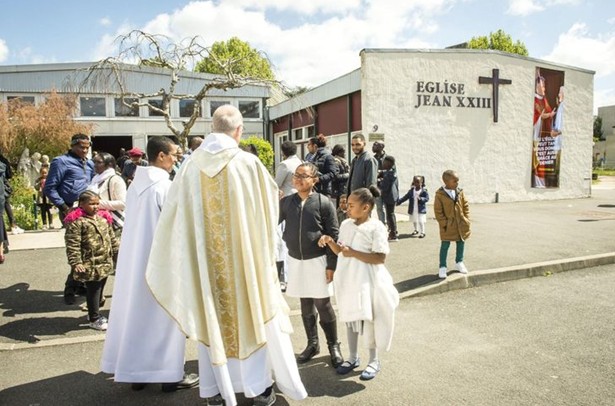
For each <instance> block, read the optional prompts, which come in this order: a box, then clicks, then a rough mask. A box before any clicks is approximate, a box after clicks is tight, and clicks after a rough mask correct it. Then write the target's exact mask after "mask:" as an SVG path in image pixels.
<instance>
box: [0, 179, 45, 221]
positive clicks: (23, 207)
mask: <svg viewBox="0 0 615 406" xmlns="http://www.w3.org/2000/svg"><path fill="white" fill-rule="evenodd" d="M9 184H10V185H11V188H12V189H13V193H12V194H11V196H10V202H11V207H12V208H13V216H14V217H15V223H16V224H17V225H18V226H19V227H21V228H23V229H24V230H35V229H36V228H37V227H36V225H37V223H36V222H35V217H34V206H35V195H36V191H35V190H34V188H32V187H28V186H26V185H27V184H26V179H25V178H24V177H23V176H21V175H14V176H13V177H12V178H11V180H10V181H9ZM37 209H38V208H37ZM4 219H5V220H4V224H5V225H6V228H7V229H8V228H10V227H11V224H10V222H9V221H8V219H7V216H6V213H5V214H4ZM37 220H38V222H39V223H40V218H39V219H37Z"/></svg>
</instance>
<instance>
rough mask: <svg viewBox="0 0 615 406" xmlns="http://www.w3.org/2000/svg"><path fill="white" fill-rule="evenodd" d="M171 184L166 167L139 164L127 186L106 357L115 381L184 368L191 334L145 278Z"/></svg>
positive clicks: (167, 375)
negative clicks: (183, 330) (184, 331)
mask: <svg viewBox="0 0 615 406" xmlns="http://www.w3.org/2000/svg"><path fill="white" fill-rule="evenodd" d="M170 186H171V181H170V180H169V174H168V173H167V172H166V171H165V170H163V169H160V168H157V167H154V166H147V167H138V168H137V171H136V174H135V178H134V180H133V182H132V183H131V185H130V188H128V193H127V197H126V213H125V216H126V221H125V223H124V230H123V235H122V242H121V244H120V252H119V255H118V264H117V269H116V275H115V284H114V289H113V302H112V304H111V313H110V316H109V327H108V330H107V337H106V339H105V345H104V349H103V355H102V363H101V368H102V370H103V372H106V373H110V374H114V375H115V377H114V379H115V381H116V382H139V383H147V382H161V383H164V382H178V381H180V380H181V379H182V377H183V374H184V352H185V346H186V337H185V336H184V335H183V334H182V333H181V331H180V330H179V329H178V328H177V325H176V324H175V323H174V322H173V320H172V319H171V318H170V317H169V316H168V314H167V313H166V312H165V311H164V309H163V308H162V307H160V305H158V303H157V302H156V301H155V300H154V297H153V296H152V294H151V292H150V290H149V288H148V286H147V284H146V282H145V269H146V266H147V260H148V258H149V255H150V247H151V244H152V239H153V236H154V230H155V227H156V224H157V223H158V218H159V217H160V211H161V209H162V205H163V203H164V201H165V199H166V197H167V193H168V191H169V187H170Z"/></svg>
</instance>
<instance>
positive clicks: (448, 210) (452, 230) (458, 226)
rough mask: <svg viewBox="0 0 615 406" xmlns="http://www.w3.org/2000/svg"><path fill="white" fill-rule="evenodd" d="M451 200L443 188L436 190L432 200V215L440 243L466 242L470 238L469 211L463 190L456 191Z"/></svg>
mask: <svg viewBox="0 0 615 406" xmlns="http://www.w3.org/2000/svg"><path fill="white" fill-rule="evenodd" d="M455 196H456V198H455V200H453V199H452V198H451V197H450V196H449V195H448V193H446V191H444V189H443V188H440V189H438V191H437V192H436V198H435V200H434V206H433V208H434V213H435V215H436V220H437V221H438V225H439V228H440V239H441V240H442V241H459V240H466V239H468V237H470V234H471V231H470V209H469V207H468V201H467V200H466V197H465V194H464V193H463V190H461V189H457V190H456V195H455Z"/></svg>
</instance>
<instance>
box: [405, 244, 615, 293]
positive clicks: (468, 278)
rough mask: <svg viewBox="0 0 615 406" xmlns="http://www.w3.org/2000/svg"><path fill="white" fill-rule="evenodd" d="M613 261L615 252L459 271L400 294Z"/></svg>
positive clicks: (442, 290)
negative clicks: (463, 272)
mask: <svg viewBox="0 0 615 406" xmlns="http://www.w3.org/2000/svg"><path fill="white" fill-rule="evenodd" d="M610 264H615V252H610V253H606V254H596V255H588V256H585V257H576V258H569V259H563V260H554V261H545V262H536V263H532V264H524V265H515V266H507V267H503V268H495V269H486V270H481V271H475V272H470V273H468V274H466V275H463V274H460V273H455V274H453V275H449V276H448V278H446V279H445V280H443V281H439V282H436V283H434V284H431V285H427V286H422V287H420V288H416V289H413V290H408V291H404V292H400V294H399V296H400V298H401V299H407V298H413V297H421V296H427V295H434V294H438V293H446V292H450V291H453V290H459V289H468V288H475V287H480V286H486V285H490V284H492V283H499V282H507V281H513V280H517V279H524V278H532V277H535V276H549V275H552V274H554V273H559V272H565V271H573V270H575V269H583V268H592V267H595V266H601V265H610Z"/></svg>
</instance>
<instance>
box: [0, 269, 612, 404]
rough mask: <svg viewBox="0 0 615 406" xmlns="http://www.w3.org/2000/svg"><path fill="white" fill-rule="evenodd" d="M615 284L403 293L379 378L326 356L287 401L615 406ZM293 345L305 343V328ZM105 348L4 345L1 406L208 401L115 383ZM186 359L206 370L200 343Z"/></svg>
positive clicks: (573, 282)
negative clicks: (296, 397)
mask: <svg viewBox="0 0 615 406" xmlns="http://www.w3.org/2000/svg"><path fill="white" fill-rule="evenodd" d="M614 289H615V265H607V266H603V267H599V268H590V269H585V270H579V271H575V272H565V273H559V274H555V275H551V276H548V277H539V278H530V279H523V280H518V281H512V282H504V283H500V284H496V285H491V286H489V287H482V288H476V289H466V290H459V291H455V292H450V293H447V294H444V295H430V296H426V297H420V298H413V299H409V300H403V301H402V303H401V305H400V308H399V310H398V312H397V315H396V320H397V330H396V334H395V338H394V342H393V347H392V350H391V351H390V352H389V353H386V354H383V355H382V364H383V368H382V371H381V373H380V374H379V375H378V376H377V377H376V379H375V380H373V381H371V382H363V381H361V380H359V377H358V374H359V372H356V373H351V374H350V375H349V376H345V377H340V376H338V375H336V374H335V373H334V371H333V370H332V369H331V368H330V367H329V366H328V364H327V363H326V358H327V357H325V356H322V357H318V358H316V359H315V360H314V361H311V362H310V363H308V364H307V365H305V366H302V367H301V368H300V372H301V376H302V379H303V381H304V383H305V385H306V388H307V390H308V393H309V398H308V399H307V400H305V401H303V402H296V401H289V400H287V399H284V397H283V396H279V397H278V399H279V400H278V402H277V403H276V405H336V406H339V405H473V406H491V405H571V406H572V405H574V406H577V405H614V404H615V385H614V384H613V382H615V345H614V342H613V337H614V336H615V327H614V326H615V301H613V293H612V292H613V291H614ZM293 322H294V326H295V328H296V329H299V325H298V323H299V318H298V317H295V318H293ZM299 331H300V330H299ZM293 344H294V346H295V347H296V348H300V347H301V346H302V345H303V340H302V338H301V334H295V335H294V336H293ZM342 349H343V351H344V352H346V348H345V347H344V346H342ZM101 350H102V342H90V343H80V344H75V345H59V346H51V347H42V348H36V349H24V350H15V351H5V352H3V353H1V355H0V356H1V357H2V364H3V366H5V367H4V368H2V370H0V389H4V390H2V391H1V392H0V404H2V405H10V406H13V405H40V406H47V405H54V406H55V405H63V406H73V405H74V406H81V405H84V404H87V405H90V406H102V405H152V404H156V405H199V404H200V405H202V404H204V402H203V401H202V400H201V399H199V396H198V391H197V390H189V391H184V392H178V393H175V394H163V393H162V392H161V391H160V389H159V387H158V386H155V385H151V386H150V387H148V388H147V389H146V390H144V391H143V392H132V391H131V390H130V388H129V386H128V385H126V384H114V383H112V381H111V380H110V377H109V376H107V375H105V374H102V373H100V372H99V359H100V352H101ZM360 355H362V356H363V357H365V351H364V350H362V351H361V352H360ZM187 359H188V362H187V369H188V370H189V371H196V368H197V365H196V361H195V359H196V355H195V351H194V348H193V346H192V345H189V351H188V354H187ZM7 365H10V368H7V367H6V366H7ZM240 402H241V403H240V404H241V405H248V404H250V402H247V401H245V400H241V401H240Z"/></svg>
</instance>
